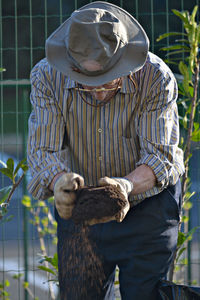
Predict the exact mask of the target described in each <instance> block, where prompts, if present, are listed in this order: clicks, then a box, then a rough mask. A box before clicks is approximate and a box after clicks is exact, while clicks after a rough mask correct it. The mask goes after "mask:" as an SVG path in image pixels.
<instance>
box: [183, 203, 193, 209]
mask: <svg viewBox="0 0 200 300" xmlns="http://www.w3.org/2000/svg"><path fill="white" fill-rule="evenodd" d="M183 208H184V209H185V210H189V209H191V208H192V202H190V201H186V202H184V203H183Z"/></svg>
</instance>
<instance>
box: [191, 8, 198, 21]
mask: <svg viewBox="0 0 200 300" xmlns="http://www.w3.org/2000/svg"><path fill="white" fill-rule="evenodd" d="M197 11H198V5H195V7H194V9H193V12H192V14H191V21H192V23H194V22H195V17H196V14H197Z"/></svg>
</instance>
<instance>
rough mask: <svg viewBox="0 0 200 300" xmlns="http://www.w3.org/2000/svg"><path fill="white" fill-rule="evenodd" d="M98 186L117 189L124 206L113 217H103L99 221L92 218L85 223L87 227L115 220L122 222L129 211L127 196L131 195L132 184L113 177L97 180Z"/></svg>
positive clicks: (123, 179) (124, 179) (126, 180)
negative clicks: (122, 198)
mask: <svg viewBox="0 0 200 300" xmlns="http://www.w3.org/2000/svg"><path fill="white" fill-rule="evenodd" d="M98 185H99V186H106V185H112V186H114V187H116V188H118V189H119V190H120V192H121V193H122V194H123V195H124V197H125V199H126V206H125V207H124V208H123V209H122V210H121V211H120V213H118V214H117V215H115V216H111V217H104V218H101V219H95V218H94V219H91V220H89V221H87V225H95V224H98V223H106V222H110V221H113V220H116V221H117V222H122V221H123V219H124V218H125V216H126V214H127V212H128V211H129V209H130V203H129V201H128V196H129V194H130V193H131V191H132V190H133V183H132V182H131V181H130V180H128V179H126V178H122V177H117V178H116V177H113V178H110V177H103V178H100V179H99V181H98Z"/></svg>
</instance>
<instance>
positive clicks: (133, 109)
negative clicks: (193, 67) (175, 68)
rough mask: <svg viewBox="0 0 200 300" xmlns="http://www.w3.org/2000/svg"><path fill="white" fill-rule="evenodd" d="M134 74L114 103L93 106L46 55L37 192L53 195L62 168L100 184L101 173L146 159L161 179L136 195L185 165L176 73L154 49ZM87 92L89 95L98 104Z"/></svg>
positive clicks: (38, 110)
mask: <svg viewBox="0 0 200 300" xmlns="http://www.w3.org/2000/svg"><path fill="white" fill-rule="evenodd" d="M132 80H133V82H134V84H133V82H132V81H131V80H130V78H128V77H123V78H122V87H121V89H120V90H119V91H118V92H117V94H116V95H115V97H113V98H112V99H111V101H110V102H109V103H107V104H106V105H104V106H101V107H92V106H90V105H88V104H87V103H85V102H84V101H83V100H82V98H81V96H80V94H79V93H78V92H77V90H76V89H75V82H74V81H73V80H70V79H69V78H68V77H67V76H64V75H63V74H61V73H59V72H58V71H56V70H55V69H53V68H52V67H51V66H50V65H49V64H48V62H47V61H46V59H44V60H42V61H40V62H39V63H38V64H37V65H36V66H35V67H34V69H33V70H32V73H31V83H32V92H31V103H32V106H33V111H32V113H31V115H30V118H29V139H28V163H29V166H30V169H31V172H32V180H31V181H30V183H29V191H30V192H31V193H32V194H33V196H34V197H36V198H42V199H45V198H47V197H48V196H50V195H51V192H50V191H49V190H48V185H49V184H50V182H51V181H52V179H53V177H54V176H55V175H56V174H57V173H58V172H61V171H62V170H65V171H67V172H69V171H72V172H76V173H78V174H81V175H82V176H83V177H84V178H85V183H86V184H92V185H96V184H97V182H98V179H99V178H100V177H103V176H116V177H123V176H125V175H127V174H128V173H130V172H131V171H133V170H134V169H135V168H136V167H137V166H139V165H141V164H147V165H149V166H150V167H151V168H152V169H153V171H154V173H155V175H156V177H157V182H158V186H157V187H155V188H153V189H152V190H150V191H148V192H146V193H143V194H140V195H137V196H134V198H133V199H131V200H134V201H135V202H137V201H141V200H142V199H144V198H146V197H149V196H152V195H155V194H156V193H159V192H160V191H161V190H162V189H163V188H164V187H165V186H166V185H167V184H169V183H171V184H174V183H176V181H177V180H178V177H179V176H180V175H181V174H182V173H183V169H184V168H183V157H182V151H181V150H180V149H179V148H178V142H179V125H178V124H179V122H178V114H177V105H176V98H177V85H176V81H175V79H174V76H173V74H172V73H171V71H170V70H169V68H168V67H167V66H166V65H165V64H164V62H163V61H162V60H160V59H159V58H158V57H157V56H155V55H153V54H151V53H149V56H148V59H147V62H146V64H145V65H144V66H143V68H142V69H141V70H139V71H138V72H136V73H135V74H133V75H132ZM81 93H83V96H84V97H85V98H86V100H87V102H90V103H93V104H96V103H98V101H97V100H94V99H92V98H91V96H90V95H89V94H88V93H87V94H86V93H84V92H81Z"/></svg>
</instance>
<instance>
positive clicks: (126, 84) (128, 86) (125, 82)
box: [65, 75, 136, 94]
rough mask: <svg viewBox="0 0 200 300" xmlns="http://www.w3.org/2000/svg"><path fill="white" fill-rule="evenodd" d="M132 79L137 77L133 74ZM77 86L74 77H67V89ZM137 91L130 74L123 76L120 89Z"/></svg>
mask: <svg viewBox="0 0 200 300" xmlns="http://www.w3.org/2000/svg"><path fill="white" fill-rule="evenodd" d="M131 76H132V79H133V81H134V82H135V78H134V76H133V75H131ZM75 87H76V82H75V81H74V80H72V79H70V78H69V77H66V80H65V88H66V89H73V88H75ZM135 91H136V85H134V84H133V82H132V81H131V80H130V78H129V77H128V76H123V77H122V87H121V89H120V92H121V93H124V94H131V93H135Z"/></svg>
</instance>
